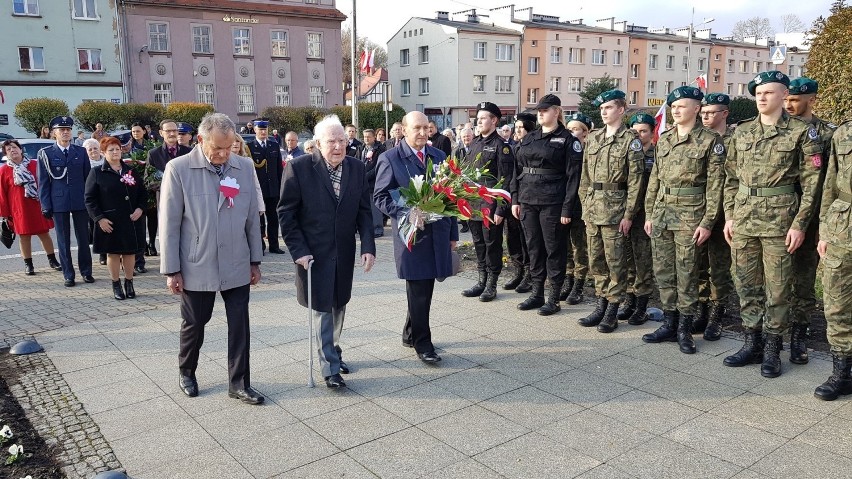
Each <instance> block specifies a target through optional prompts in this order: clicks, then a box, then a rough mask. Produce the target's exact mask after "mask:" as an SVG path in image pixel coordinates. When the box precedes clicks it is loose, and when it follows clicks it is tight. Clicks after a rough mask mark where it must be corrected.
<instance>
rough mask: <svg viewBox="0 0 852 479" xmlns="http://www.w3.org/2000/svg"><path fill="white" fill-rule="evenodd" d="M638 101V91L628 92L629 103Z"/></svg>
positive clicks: (633, 103)
mask: <svg viewBox="0 0 852 479" xmlns="http://www.w3.org/2000/svg"><path fill="white" fill-rule="evenodd" d="M638 101H639V92H638V91H632V92H630V102H629V103H630V104H631V105H635V104H636V103H637V102H638Z"/></svg>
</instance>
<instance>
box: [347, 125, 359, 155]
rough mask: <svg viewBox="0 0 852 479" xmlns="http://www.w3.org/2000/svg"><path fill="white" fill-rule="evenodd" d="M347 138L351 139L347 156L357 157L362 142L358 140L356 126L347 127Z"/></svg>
mask: <svg viewBox="0 0 852 479" xmlns="http://www.w3.org/2000/svg"><path fill="white" fill-rule="evenodd" d="M346 137H347V138H348V139H349V140H348V144H347V146H346V156H351V157H353V158H354V157H355V156H356V155H357V154H358V148H361V145H363V143H361V141H360V140H359V139H358V129H357V128H355V125H346Z"/></svg>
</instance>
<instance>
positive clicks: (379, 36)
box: [337, 0, 831, 46]
mask: <svg viewBox="0 0 852 479" xmlns="http://www.w3.org/2000/svg"><path fill="white" fill-rule="evenodd" d="M512 3H513V2H512V1H511V0H496V1H495V0H462V1H456V0H427V1H423V0H419V1H418V0H357V5H358V36H359V37H364V36H366V37H367V38H369V39H370V40H372V41H374V42H376V43H378V44H380V45H383V46H386V45H387V41H388V40H389V39H390V38H391V37H392V36H393V35H394V34H395V33H396V32H397V31H398V30H399V29H400V28H402V26H403V25H404V24H405V22H406V21H407V20H408V19H409V18H411V17H426V18H434V16H435V12H436V11H438V10H443V11H448V12H450V13H455V12H460V11H462V10H468V9H471V8H476V9H477V10H478V13H480V14H485V13H487V10H488V9H489V8H494V7H501V6H504V5H509V4H512ZM514 4H515V8H525V7H533V12H534V13H538V14H544V15H554V16H558V17H559V19H560V21H566V20H575V19H578V18H582V19H583V23H585V24H586V25H594V22H595V20H597V19H600V18H608V17H616V21H620V20H627V22H628V24H636V25H642V26H646V27H651V28H654V27H668V28H671V29H675V28H680V27H685V26H689V22H690V20H691V16H692V7H693V6H694V7H695V24H696V25H698V24H699V23H701V22H702V21H703V20H704V19H705V18H715V21H713V22H712V23H710V24H709V25H708V27H710V28H712V29H713V33H716V34H718V35H719V36H727V35H730V33H731V29H732V28H733V26H734V24H735V23H736V22H737V21H739V20H742V19H747V18H751V17H755V16H761V17H767V18H769V20H770V22H772V26H773V28H775V30H776V32H780V31H781V16H782V15H784V14H787V13H795V14H796V15H798V16H799V18H801V19H802V22H804V23H805V26H806V27H808V28H810V26H811V24H812V22H813V21H814V20H815V19H816V18H817V17H819V16H820V15H822V16H828V14H829V11H828V9H829V7H830V5H831V1H830V0H804V1H803V0H795V1H794V0H775V1H773V2H766V1H756V0H705V1H702V2H689V1H683V0H604V1H585V0H579V1H573V2H567V1H554V0H527V1H524V2H521V1H517V2H514ZM575 5H583V6H582V7H575ZM337 8H338V10H340V11H341V12H343V13H344V14H346V15H347V16H349V17H350V18H351V13H352V0H338V1H337ZM349 25H351V20H347V21H346V22H345V23H344V26H349Z"/></svg>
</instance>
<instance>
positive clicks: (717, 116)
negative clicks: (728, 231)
mask: <svg viewBox="0 0 852 479" xmlns="http://www.w3.org/2000/svg"><path fill="white" fill-rule="evenodd" d="M730 103H731V98H730V97H729V96H728V95H725V94H724V93H708V94H707V95H706V96H705V97H704V100H703V101H702V102H701V123H702V124H703V125H704V126H705V127H706V128H709V129H711V130H714V131H715V132H716V133H718V134H720V135H722V141H723V142H724V144H725V151H730V147H731V135H732V130H730V129H728V114H729V112H730V110H729V105H730ZM724 180H725V172H724V170H723V171H722V184H724ZM724 228H725V212H724V208H722V205H721V204H719V211H718V212H717V216H716V224H715V225H714V226H713V230H711V231H710V239H709V240H707V245H706V246H705V247H704V248H702V249H701V251H700V255H701V256H700V257H699V261H698V316H697V317H696V319H695V322H694V323H693V324H692V332H693V333H696V334H697V333H701V332H704V339H706V340H707V341H716V340H718V339H719V338H721V337H722V318H723V317H724V316H725V304H727V302H728V296H730V295H731V293H733V291H734V280H733V278H731V245H729V244H728V242H727V241H725V233H724V231H723V229H724Z"/></svg>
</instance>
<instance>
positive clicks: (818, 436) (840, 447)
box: [795, 416, 852, 459]
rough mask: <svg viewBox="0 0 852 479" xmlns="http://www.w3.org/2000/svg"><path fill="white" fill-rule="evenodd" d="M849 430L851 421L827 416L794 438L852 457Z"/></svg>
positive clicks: (823, 449)
mask: <svg viewBox="0 0 852 479" xmlns="http://www.w3.org/2000/svg"><path fill="white" fill-rule="evenodd" d="M849 431H852V421H849V420H847V419H842V418H840V417H836V416H828V417H826V418H825V419H823V420H822V421H820V422H818V423H816V424H815V425H814V426H813V427H811V428H810V429H808V430H807V431H805V432H803V433H802V434H800V435H799V436H798V437H796V439H795V440H796V441H800V442H804V443H807V444H810V445H811V446H814V447H816V448H819V449H820V450H822V451H829V452H831V453H834V454H837V455H839V456H843V457H846V458H849V459H852V434H850V433H849Z"/></svg>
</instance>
